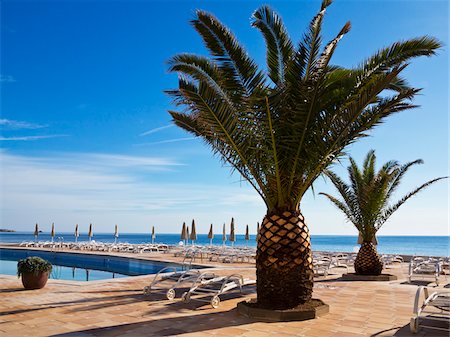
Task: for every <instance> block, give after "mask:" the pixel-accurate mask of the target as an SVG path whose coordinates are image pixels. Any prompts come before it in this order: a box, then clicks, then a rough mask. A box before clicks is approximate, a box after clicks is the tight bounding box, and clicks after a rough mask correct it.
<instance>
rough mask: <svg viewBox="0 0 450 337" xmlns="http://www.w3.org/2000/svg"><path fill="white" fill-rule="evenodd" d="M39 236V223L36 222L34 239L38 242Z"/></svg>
mask: <svg viewBox="0 0 450 337" xmlns="http://www.w3.org/2000/svg"><path fill="white" fill-rule="evenodd" d="M38 236H39V225H38V224H37V222H36V226H35V227H34V241H36V242H37V240H38Z"/></svg>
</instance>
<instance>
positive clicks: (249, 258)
mask: <svg viewBox="0 0 450 337" xmlns="http://www.w3.org/2000/svg"><path fill="white" fill-rule="evenodd" d="M174 256H182V257H184V258H191V259H192V260H193V261H196V260H197V261H198V260H200V261H201V262H203V261H210V262H222V263H239V262H242V263H243V262H247V263H252V262H254V261H255V256H256V249H255V248H248V247H227V246H222V247H219V246H189V247H184V248H183V249H178V250H175V251H174Z"/></svg>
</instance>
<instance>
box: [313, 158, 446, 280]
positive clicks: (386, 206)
mask: <svg viewBox="0 0 450 337" xmlns="http://www.w3.org/2000/svg"><path fill="white" fill-rule="evenodd" d="M375 162H376V156H375V152H374V151H373V150H371V151H369V153H368V154H367V156H366V158H365V160H364V163H363V166H362V168H361V169H360V168H359V167H358V166H357V165H356V162H355V161H354V160H353V158H351V157H350V166H349V167H348V169H347V170H348V174H349V179H350V184H346V183H345V182H344V181H343V180H342V179H340V178H339V177H338V176H337V175H336V174H335V173H333V172H331V171H329V170H326V171H325V174H326V175H327V176H328V178H330V180H331V182H332V183H333V184H334V186H335V187H336V189H337V190H338V192H339V194H340V195H341V196H342V200H339V199H337V198H335V197H333V196H331V195H330V194H327V193H319V194H322V195H324V196H326V197H327V198H328V199H330V201H331V202H332V203H333V204H334V205H335V206H336V207H338V208H339V209H340V210H341V211H342V212H343V213H344V214H345V216H346V217H347V219H348V220H349V221H350V222H352V223H353V224H354V225H355V227H356V228H357V229H358V232H359V234H360V237H361V238H362V244H361V248H360V249H359V252H358V255H357V256H356V260H355V273H356V274H360V275H380V274H381V271H382V269H383V261H382V260H381V257H380V256H379V255H378V253H377V249H376V246H375V245H374V243H373V241H374V239H375V234H376V233H377V232H378V230H379V229H380V228H381V226H383V224H384V223H385V222H386V221H387V220H388V219H389V217H390V216H391V215H392V214H393V213H394V212H395V211H396V210H397V209H398V208H399V207H400V206H401V205H403V204H404V203H405V202H406V200H408V199H409V198H411V197H412V196H413V195H415V194H417V193H418V192H420V191H421V190H423V189H424V188H425V187H428V186H430V185H431V184H433V183H435V182H436V181H438V180H441V179H445V178H446V177H440V178H436V179H432V180H430V181H427V182H426V183H424V184H422V185H421V186H419V187H417V188H416V189H414V190H413V191H412V192H409V193H408V194H406V195H405V196H404V197H402V198H401V199H399V200H398V201H397V202H395V203H391V200H390V199H391V197H392V195H393V193H394V192H395V191H396V190H397V187H398V186H399V185H400V182H401V180H402V178H403V176H404V175H405V173H406V172H407V171H408V170H409V169H410V168H411V167H412V166H413V165H416V164H423V161H422V160H421V159H418V160H415V161H412V162H410V163H407V164H405V165H400V164H399V163H398V162H397V161H389V162H387V163H386V164H384V165H383V166H382V167H381V168H380V170H379V171H378V172H376V171H375Z"/></svg>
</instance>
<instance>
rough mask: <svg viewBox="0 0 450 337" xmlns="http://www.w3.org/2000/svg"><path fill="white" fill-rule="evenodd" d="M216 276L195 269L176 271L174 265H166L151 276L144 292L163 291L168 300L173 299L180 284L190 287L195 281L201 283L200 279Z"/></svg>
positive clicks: (146, 293)
mask: <svg viewBox="0 0 450 337" xmlns="http://www.w3.org/2000/svg"><path fill="white" fill-rule="evenodd" d="M214 277H216V275H215V274H214V273H203V274H202V273H201V272H200V271H199V270H197V269H187V270H183V271H178V270H177V268H176V267H166V268H164V269H161V270H160V271H159V272H158V273H157V274H156V275H155V277H154V278H153V281H152V283H151V284H150V285H149V286H147V287H145V288H144V294H145V295H150V294H151V293H164V294H165V295H166V297H167V299H168V300H173V299H175V297H176V289H177V288H180V287H181V285H184V286H185V287H186V283H188V284H189V285H188V287H192V286H193V285H194V284H196V283H201V282H202V280H204V281H207V280H210V279H213V278H214Z"/></svg>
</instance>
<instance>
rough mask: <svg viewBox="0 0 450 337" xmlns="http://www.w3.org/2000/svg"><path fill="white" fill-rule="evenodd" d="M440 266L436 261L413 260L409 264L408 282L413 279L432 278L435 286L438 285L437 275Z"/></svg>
mask: <svg viewBox="0 0 450 337" xmlns="http://www.w3.org/2000/svg"><path fill="white" fill-rule="evenodd" d="M440 272H441V265H440V263H439V262H438V261H431V260H425V259H423V258H413V259H412V260H411V262H410V263H409V275H408V280H409V282H411V281H412V279H413V278H420V279H423V278H427V277H428V278H430V277H431V278H433V279H434V282H435V283H436V285H439V274H440Z"/></svg>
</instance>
